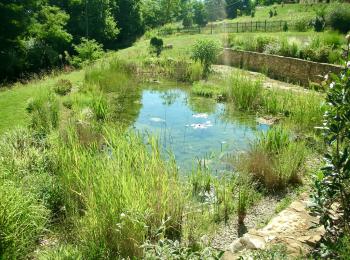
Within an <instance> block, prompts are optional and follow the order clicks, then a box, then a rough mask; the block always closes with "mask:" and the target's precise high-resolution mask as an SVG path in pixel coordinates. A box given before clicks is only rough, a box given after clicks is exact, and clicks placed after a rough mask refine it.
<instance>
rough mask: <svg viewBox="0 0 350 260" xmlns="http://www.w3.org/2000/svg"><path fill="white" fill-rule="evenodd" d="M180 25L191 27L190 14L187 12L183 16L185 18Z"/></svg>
mask: <svg viewBox="0 0 350 260" xmlns="http://www.w3.org/2000/svg"><path fill="white" fill-rule="evenodd" d="M182 25H183V27H185V28H189V27H192V25H193V19H192V16H191V15H190V14H188V15H187V16H185V18H184V19H183V21H182Z"/></svg>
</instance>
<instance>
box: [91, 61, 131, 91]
mask: <svg viewBox="0 0 350 260" xmlns="http://www.w3.org/2000/svg"><path fill="white" fill-rule="evenodd" d="M135 71H136V68H135V66H134V65H133V64H131V63H128V62H126V61H123V60H120V59H115V58H114V59H109V60H105V61H101V62H100V63H98V64H96V65H93V66H91V67H89V68H86V71H85V83H86V84H87V85H97V86H99V87H100V89H101V90H102V91H104V92H107V93H108V92H114V91H117V90H119V89H120V88H126V87H129V88H130V87H132V86H133V84H132V82H131V79H132V73H133V72H135Z"/></svg>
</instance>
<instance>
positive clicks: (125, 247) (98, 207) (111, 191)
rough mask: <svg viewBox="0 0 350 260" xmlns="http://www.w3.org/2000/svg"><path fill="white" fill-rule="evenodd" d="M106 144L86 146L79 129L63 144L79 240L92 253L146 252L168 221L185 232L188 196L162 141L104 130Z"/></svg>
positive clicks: (64, 179)
mask: <svg viewBox="0 0 350 260" xmlns="http://www.w3.org/2000/svg"><path fill="white" fill-rule="evenodd" d="M103 136H104V140H105V141H104V144H103V145H102V149H101V146H100V145H99V146H97V145H96V146H89V147H86V146H83V145H81V144H80V143H79V140H78V139H77V137H76V136H75V133H74V131H73V132H71V133H70V134H69V135H68V139H67V140H66V141H65V142H62V143H59V144H58V150H57V158H58V162H59V173H58V174H59V180H60V185H61V187H62V189H63V193H64V198H65V202H66V203H65V204H66V208H67V214H68V215H69V216H70V217H69V219H70V220H71V221H72V222H73V225H74V226H75V230H76V233H77V242H78V243H79V244H80V246H81V248H82V251H83V254H84V256H85V257H87V258H103V257H108V258H116V257H119V256H121V257H127V256H128V257H132V256H135V257H141V255H142V249H141V248H140V246H141V245H142V244H143V243H144V242H145V241H146V239H151V240H152V239H156V238H155V237H153V235H154V234H155V233H156V231H157V230H158V228H159V227H160V226H161V225H163V224H164V223H165V226H166V228H165V231H164V233H165V234H164V236H166V237H168V238H171V239H178V238H179V236H180V234H181V226H182V213H183V208H184V196H183V194H182V191H181V187H180V183H179V181H178V177H177V168H176V165H175V163H174V162H169V163H168V162H164V161H163V159H162V158H161V154H160V151H159V148H158V144H157V141H156V140H155V139H153V138H150V139H149V140H148V143H149V145H148V146H146V145H145V144H144V142H143V140H142V138H141V137H140V136H139V135H137V134H134V133H121V132H116V131H115V129H113V130H111V129H107V128H106V129H105V131H104V135H103Z"/></svg>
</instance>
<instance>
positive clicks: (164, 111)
mask: <svg viewBox="0 0 350 260" xmlns="http://www.w3.org/2000/svg"><path fill="white" fill-rule="evenodd" d="M141 103H142V107H141V110H140V112H139V115H138V117H137V119H136V122H135V123H134V127H135V128H136V129H137V130H139V131H141V132H142V133H145V134H146V133H152V134H156V135H158V137H159V139H160V143H161V146H162V148H163V151H164V152H165V153H164V154H166V151H170V150H171V151H172V152H173V154H174V156H175V159H176V161H177V164H178V165H179V166H180V168H182V169H186V170H189V169H191V168H192V166H193V164H194V163H195V162H196V161H201V162H203V161H204V159H205V162H206V165H207V166H208V165H209V166H210V167H211V168H212V169H213V170H222V169H225V168H227V165H226V164H225V162H224V160H220V158H223V157H224V155H225V154H227V153H238V152H241V151H244V150H247V148H248V147H249V143H251V141H252V140H253V139H254V138H255V136H256V134H257V131H262V130H264V129H262V128H261V127H260V126H259V125H258V124H257V123H256V120H255V116H254V115H243V114H239V113H236V112H235V113H230V114H229V113H228V111H229V110H228V109H227V108H226V106H225V104H220V103H216V102H215V101H213V100H211V99H207V98H200V97H191V96H190V95H189V93H188V92H186V91H184V90H181V89H170V90H169V89H168V90H160V89H158V90H147V89H145V90H143V92H142V99H141ZM231 112H232V111H231Z"/></svg>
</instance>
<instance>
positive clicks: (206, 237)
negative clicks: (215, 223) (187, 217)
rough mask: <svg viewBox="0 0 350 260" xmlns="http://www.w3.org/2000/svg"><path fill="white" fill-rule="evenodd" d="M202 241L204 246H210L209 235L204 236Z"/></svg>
mask: <svg viewBox="0 0 350 260" xmlns="http://www.w3.org/2000/svg"><path fill="white" fill-rule="evenodd" d="M201 242H202V244H203V245H204V246H208V245H209V237H208V236H207V235H204V236H202V237H201Z"/></svg>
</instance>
